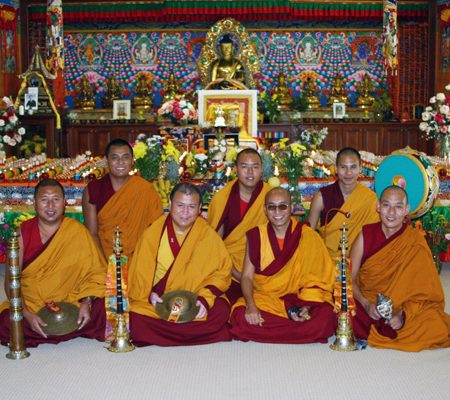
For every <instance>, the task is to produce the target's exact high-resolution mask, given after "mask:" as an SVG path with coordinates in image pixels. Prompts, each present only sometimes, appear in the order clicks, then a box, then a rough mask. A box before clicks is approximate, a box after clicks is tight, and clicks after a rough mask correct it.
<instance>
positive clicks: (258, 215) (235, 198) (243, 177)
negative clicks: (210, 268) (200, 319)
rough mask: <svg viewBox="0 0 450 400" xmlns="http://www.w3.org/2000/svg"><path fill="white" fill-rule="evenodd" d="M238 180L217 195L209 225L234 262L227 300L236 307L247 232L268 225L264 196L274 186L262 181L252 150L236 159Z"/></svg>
mask: <svg viewBox="0 0 450 400" xmlns="http://www.w3.org/2000/svg"><path fill="white" fill-rule="evenodd" d="M236 170H237V179H235V180H233V181H232V182H230V183H228V184H227V185H226V186H225V187H224V188H223V189H221V190H220V191H219V192H217V193H216V194H215V195H214V197H213V199H212V201H211V204H210V205H209V209H208V222H209V223H210V224H211V226H212V227H213V228H214V229H215V230H216V231H217V232H218V233H219V235H220V236H221V237H222V238H223V240H224V242H225V246H226V247H227V250H228V252H229V253H230V256H231V259H232V261H233V270H232V272H233V280H232V284H231V287H230V289H229V291H228V292H227V297H228V299H229V300H230V302H231V304H233V303H234V302H235V301H236V300H237V299H238V298H239V297H241V296H242V292H241V287H240V284H239V282H240V279H241V272H242V267H243V264H244V257H245V246H246V238H245V233H246V232H247V231H248V230H250V229H251V228H254V227H255V226H257V225H260V224H264V223H266V222H267V217H266V215H265V213H264V207H263V205H264V196H265V195H266V193H267V192H268V191H269V190H270V186H269V185H267V184H266V183H264V182H263V181H262V180H261V177H262V161H261V156H260V155H259V153H258V152H257V151H256V150H254V149H251V148H247V149H244V150H242V151H241V152H240V153H239V154H238V156H237V160H236Z"/></svg>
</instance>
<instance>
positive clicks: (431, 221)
mask: <svg viewBox="0 0 450 400" xmlns="http://www.w3.org/2000/svg"><path fill="white" fill-rule="evenodd" d="M413 224H414V226H415V227H416V228H417V229H419V230H420V231H421V232H422V234H423V235H424V237H425V240H426V241H427V243H428V246H429V247H430V250H431V254H432V255H433V259H434V263H435V265H436V269H437V270H438V272H439V273H440V272H441V269H442V263H441V259H440V253H443V252H447V250H448V245H449V240H448V236H447V235H448V234H449V233H450V223H449V222H448V221H446V217H445V215H444V214H440V213H438V212H436V211H430V212H428V213H426V214H425V215H424V216H423V217H422V218H420V220H416V221H414V222H413Z"/></svg>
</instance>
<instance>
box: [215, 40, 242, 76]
mask: <svg viewBox="0 0 450 400" xmlns="http://www.w3.org/2000/svg"><path fill="white" fill-rule="evenodd" d="M219 46H220V57H219V58H218V59H217V60H215V61H214V62H213V63H212V64H211V78H210V81H211V82H214V81H215V80H218V79H225V80H230V79H231V80H235V81H238V82H242V83H243V84H245V68H244V65H243V64H242V63H241V62H240V61H239V60H238V59H237V58H235V57H234V43H233V41H232V40H231V38H230V37H229V35H225V36H223V37H222V39H221V41H220V44H219Z"/></svg>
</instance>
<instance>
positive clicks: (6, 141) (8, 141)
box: [3, 135, 11, 144]
mask: <svg viewBox="0 0 450 400" xmlns="http://www.w3.org/2000/svg"><path fill="white" fill-rule="evenodd" d="M3 141H4V142H5V143H6V144H11V138H10V137H9V136H8V135H5V136H3Z"/></svg>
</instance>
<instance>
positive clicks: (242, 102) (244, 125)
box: [198, 90, 258, 140]
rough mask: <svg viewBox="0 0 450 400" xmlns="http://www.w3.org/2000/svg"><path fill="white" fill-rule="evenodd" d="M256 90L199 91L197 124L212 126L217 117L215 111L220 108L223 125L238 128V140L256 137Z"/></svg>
mask: <svg viewBox="0 0 450 400" xmlns="http://www.w3.org/2000/svg"><path fill="white" fill-rule="evenodd" d="M257 98H258V92H257V91H256V90H199V91H198V122H199V125H200V126H201V125H203V124H205V123H206V122H208V123H209V124H210V126H214V123H215V121H216V118H217V117H219V116H218V115H217V113H216V110H218V109H219V108H221V109H222V110H223V111H224V113H223V118H224V119H225V125H226V126H227V127H235V128H236V127H239V128H240V131H239V140H241V138H245V137H247V138H249V137H250V138H251V137H257V136H258V125H257V122H258V121H257V117H258V110H257V107H256V101H257Z"/></svg>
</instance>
